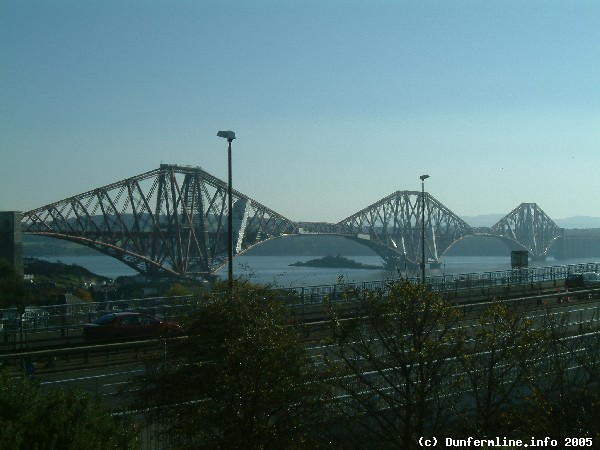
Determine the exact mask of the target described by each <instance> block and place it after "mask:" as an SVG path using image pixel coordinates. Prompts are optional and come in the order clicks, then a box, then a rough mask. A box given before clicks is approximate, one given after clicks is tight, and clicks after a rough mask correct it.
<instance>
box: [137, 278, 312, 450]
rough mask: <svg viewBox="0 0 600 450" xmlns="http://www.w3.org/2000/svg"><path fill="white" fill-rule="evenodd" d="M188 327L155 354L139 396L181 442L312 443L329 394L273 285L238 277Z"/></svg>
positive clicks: (247, 445) (246, 445)
mask: <svg viewBox="0 0 600 450" xmlns="http://www.w3.org/2000/svg"><path fill="white" fill-rule="evenodd" d="M187 331H188V333H189V337H188V338H185V339H181V340H179V341H177V342H175V343H170V344H169V347H167V348H165V349H164V352H163V353H162V354H159V355H157V359H156V360H155V361H154V363H153V364H152V365H151V366H150V367H149V368H148V371H147V376H146V377H145V379H144V380H143V384H142V386H143V387H145V389H143V391H142V392H141V394H140V398H141V400H142V404H141V405H140V406H146V407H148V406H150V407H153V406H156V407H157V408H156V409H151V411H154V412H156V413H157V414H160V416H161V418H162V420H164V418H165V417H167V423H168V425H167V427H166V429H167V432H168V433H169V435H170V436H171V439H175V440H176V444H177V445H179V446H181V447H182V448H193V447H195V446H199V445H203V446H207V448H211V447H214V448H274V449H279V448H288V447H290V446H301V445H304V444H305V443H306V442H307V439H309V438H310V431H311V425H312V424H314V423H315V421H316V419H317V417H318V416H319V408H320V405H321V404H322V399H323V396H324V392H323V390H322V387H321V386H322V385H321V384H320V383H319V376H318V374H317V372H316V370H315V369H314V368H313V367H312V366H311V363H310V360H309V358H308V355H307V352H306V349H305V348H304V346H303V345H302V343H301V342H300V341H299V340H298V334H297V332H296V331H295V329H294V327H293V326H292V324H291V322H290V320H289V316H288V314H287V311H286V310H285V308H284V307H283V306H282V305H281V302H280V301H279V299H278V296H277V294H276V292H275V291H273V290H270V289H267V288H264V287H257V286H252V285H250V284H246V283H242V282H236V283H235V288H234V291H233V293H232V295H231V296H229V295H217V294H213V295H212V296H210V298H209V299H208V300H207V301H206V303H204V305H203V306H202V309H201V311H200V314H199V318H198V319H197V320H195V321H194V322H192V323H191V324H190V325H189V326H188V328H187ZM154 419H156V417H153V416H151V417H150V420H154Z"/></svg>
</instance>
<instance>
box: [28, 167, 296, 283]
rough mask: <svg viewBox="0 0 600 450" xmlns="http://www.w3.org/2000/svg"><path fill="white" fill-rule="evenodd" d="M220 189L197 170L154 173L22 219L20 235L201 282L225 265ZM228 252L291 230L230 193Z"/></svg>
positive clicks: (280, 219)
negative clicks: (195, 277) (65, 242)
mask: <svg viewBox="0 0 600 450" xmlns="http://www.w3.org/2000/svg"><path fill="white" fill-rule="evenodd" d="M226 198H227V184H226V183H225V182H223V181H221V180H219V179H218V178H216V177H214V176H212V175H210V174H209V173H207V172H205V171H203V170H202V169H200V168H199V167H189V166H177V165H168V164H161V166H160V168H159V169H156V170H152V171H150V172H146V173H143V174H141V175H137V176H134V177H131V178H128V179H126V180H122V181H119V182H116V183H113V184H110V185H108V186H104V187H101V188H97V189H94V190H91V191H88V192H85V193H83V194H79V195H76V196H73V197H70V198H67V199H65V200H61V201H59V202H56V203H52V204H50V205H46V206H42V207H41V208H37V209H34V210H32V211H28V212H25V213H23V220H22V227H23V231H24V232H25V233H30V234H37V235H44V236H51V237H56V238H61V239H66V240H69V241H73V242H77V243H80V244H83V245H87V246H89V247H92V248H94V249H96V250H99V251H101V252H103V253H105V254H107V255H110V256H112V257H114V258H116V259H118V260H120V261H122V262H124V263H125V264H127V265H128V266H130V267H132V268H134V269H135V270H137V271H138V272H140V273H146V274H160V273H166V274H171V275H179V276H181V275H196V274H202V275H206V274H209V273H211V272H214V271H215V270H216V269H217V268H219V267H220V266H221V265H223V264H225V263H226V261H227V259H226V258H227V220H226V218H227V215H228V208H227V201H226ZM233 201H234V203H233V209H232V212H233V239H234V247H235V250H236V253H240V252H242V251H243V250H246V249H248V248H250V247H252V246H253V245H256V244H257V243H259V242H262V241H264V240H267V239H270V238H272V237H277V236H281V235H282V234H285V233H292V232H294V231H295V224H294V223H293V222H291V221H290V220H288V219H286V218H285V217H283V216H281V215H280V214H277V213H276V212H274V211H272V210H271V209H269V208H267V207H265V206H264V205H262V204H260V203H258V202H256V201H255V200H252V199H251V198H249V197H247V196H246V195H244V194H242V193H240V192H238V191H233Z"/></svg>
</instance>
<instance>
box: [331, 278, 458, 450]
mask: <svg viewBox="0 0 600 450" xmlns="http://www.w3.org/2000/svg"><path fill="white" fill-rule="evenodd" d="M349 296H350V297H351V298H356V299H357V300H356V301H355V305H356V309H355V310H354V311H352V312H351V313H349V312H348V311H349V309H348V306H346V307H344V308H343V309H341V310H340V311H339V312H334V321H333V332H334V339H335V342H336V345H334V346H333V347H332V351H331V353H332V356H331V357H330V358H329V364H330V366H331V367H332V371H333V372H334V373H335V372H337V373H338V376H337V377H336V378H337V385H338V386H339V387H340V389H341V390H342V392H343V393H344V394H345V395H346V396H347V399H348V401H347V402H346V403H345V404H342V409H341V411H342V413H343V414H346V415H347V417H348V420H349V422H350V424H352V425H353V426H355V424H356V423H359V424H360V425H361V426H363V427H364V428H365V430H366V431H367V433H368V436H370V437H369V438H368V439H369V440H371V445H372V442H373V439H375V442H377V445H379V446H381V447H385V446H388V447H390V448H404V449H410V448H416V447H418V444H417V439H418V437H419V436H424V435H429V436H431V435H435V434H436V432H437V431H439V430H440V429H441V427H442V426H443V425H444V421H445V420H446V419H447V418H448V417H449V414H448V412H449V410H450V407H451V404H452V403H453V401H454V397H453V395H454V394H455V393H456V391H457V389H458V387H459V381H460V380H459V377H458V375H459V374H458V372H457V364H456V363H455V359H456V357H457V355H459V352H460V349H461V346H462V336H461V335H460V332H459V331H457V324H458V322H459V320H460V318H461V314H460V313H459V312H458V311H457V310H456V309H454V308H452V307H451V306H450V305H449V304H448V303H446V302H445V301H444V300H442V299H441V298H440V297H439V296H438V295H437V294H435V293H433V292H432V291H431V290H430V289H429V288H428V287H426V286H423V285H416V284H412V283H410V282H408V281H405V280H400V281H397V282H393V283H390V284H389V285H387V286H386V287H385V289H383V290H380V291H352V292H350V293H349Z"/></svg>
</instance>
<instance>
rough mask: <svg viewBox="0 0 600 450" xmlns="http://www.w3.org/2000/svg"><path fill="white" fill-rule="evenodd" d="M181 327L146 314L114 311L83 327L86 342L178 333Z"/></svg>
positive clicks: (155, 336) (153, 336)
mask: <svg viewBox="0 0 600 450" xmlns="http://www.w3.org/2000/svg"><path fill="white" fill-rule="evenodd" d="M181 332H182V328H181V327H180V326H179V325H177V324H176V323H173V322H166V321H162V320H160V319H157V318H156V317H153V316H150V315H148V314H140V313H133V312H115V313H110V314H105V315H103V316H100V317H98V318H97V319H96V320H94V321H92V323H88V324H86V325H85V326H84V327H83V339H84V340H85V341H86V342H99V341H114V340H122V339H134V338H138V339H151V338H158V337H166V336H174V335H177V334H180V333H181Z"/></svg>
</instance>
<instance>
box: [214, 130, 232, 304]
mask: <svg viewBox="0 0 600 450" xmlns="http://www.w3.org/2000/svg"><path fill="white" fill-rule="evenodd" d="M217 136H218V137H222V138H225V139H227V142H228V143H229V146H228V150H227V173H228V182H227V208H228V212H227V259H228V261H227V263H228V270H227V286H228V287H229V294H231V291H232V289H233V214H232V209H233V201H232V199H231V190H232V189H231V142H232V141H233V140H234V139H235V133H234V132H233V131H231V130H228V131H219V132H218V133H217Z"/></svg>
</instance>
